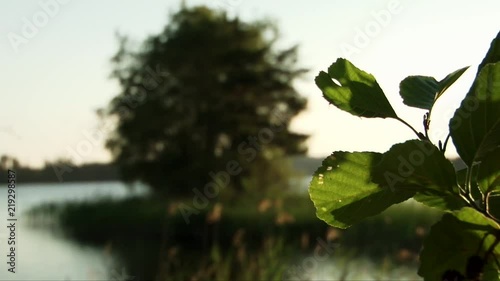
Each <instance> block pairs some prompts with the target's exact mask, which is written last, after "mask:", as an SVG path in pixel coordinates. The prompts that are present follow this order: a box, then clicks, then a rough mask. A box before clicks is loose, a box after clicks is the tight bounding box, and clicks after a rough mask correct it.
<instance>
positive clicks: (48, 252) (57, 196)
mask: <svg viewBox="0 0 500 281" xmlns="http://www.w3.org/2000/svg"><path fill="white" fill-rule="evenodd" d="M144 194H146V189H145V188H144V187H142V186H135V187H134V188H133V189H132V190H129V189H128V188H127V187H126V186H125V185H123V184H122V183H119V182H108V183H65V184H29V185H28V184H26V185H22V184H20V185H19V186H18V187H17V193H16V195H17V196H16V199H17V200H16V205H17V206H16V212H17V216H18V222H17V225H16V228H17V229H16V232H17V241H16V246H17V247H16V250H17V253H16V273H15V274H14V273H11V272H9V271H7V269H8V265H7V264H6V262H7V257H6V255H7V254H8V246H9V245H8V244H7V241H8V240H7V239H8V234H9V233H8V232H7V231H8V229H7V228H6V227H1V228H0V249H1V250H0V255H1V256H3V257H4V258H2V259H1V260H0V261H2V260H3V261H2V264H3V265H4V266H3V268H1V269H0V280H111V279H116V278H115V277H117V276H125V273H124V272H123V270H124V269H123V268H121V267H120V266H119V265H118V264H117V263H116V262H115V261H116V259H115V258H114V257H113V256H112V255H111V254H109V253H108V252H106V251H104V249H99V248H97V247H91V246H84V245H79V244H78V243H76V242H74V241H72V240H69V239H67V238H65V237H63V236H62V235H60V234H58V231H57V230H55V229H53V230H52V231H48V230H47V229H37V228H33V227H30V226H29V225H28V224H29V223H28V221H29V220H28V218H27V217H26V215H25V213H26V211H28V210H29V209H31V208H32V207H34V206H37V205H40V204H42V203H48V202H59V203H62V202H69V201H82V200H94V199H99V198H103V197H107V198H116V199H118V198H125V197H129V196H142V195H144ZM0 202H7V189H6V188H0ZM2 205H3V206H5V208H2V209H1V210H0V218H1V219H2V221H3V222H4V223H5V224H7V207H6V205H4V204H2Z"/></svg>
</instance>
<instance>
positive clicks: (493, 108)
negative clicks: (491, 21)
mask: <svg viewBox="0 0 500 281" xmlns="http://www.w3.org/2000/svg"><path fill="white" fill-rule="evenodd" d="M499 108H500V63H495V64H488V65H486V66H485V67H484V68H483V69H482V70H481V72H480V73H479V75H478V77H477V78H476V80H475V82H474V85H473V86H472V88H471V90H470V91H469V93H468V94H467V96H466V97H465V99H464V100H463V101H462V103H461V105H460V107H459V108H458V109H457V110H456V111H455V115H454V116H453V118H452V119H451V120H450V124H449V127H450V134H451V137H452V139H453V143H454V144H455V147H456V149H457V152H458V154H459V155H460V157H461V158H462V159H463V160H464V162H465V163H466V164H467V166H469V167H471V166H472V164H473V163H474V162H478V161H481V160H482V158H483V157H484V156H485V155H486V154H487V153H488V152H490V151H492V150H494V149H495V148H497V147H499V146H500V110H499Z"/></svg>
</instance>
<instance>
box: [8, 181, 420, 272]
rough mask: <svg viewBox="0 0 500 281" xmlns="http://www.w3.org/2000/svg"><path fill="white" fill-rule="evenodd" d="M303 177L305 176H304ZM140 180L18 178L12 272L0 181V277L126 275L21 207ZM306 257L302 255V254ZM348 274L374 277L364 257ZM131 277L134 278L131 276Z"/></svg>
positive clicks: (100, 193) (111, 190)
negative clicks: (34, 223) (33, 221)
mask: <svg viewBox="0 0 500 281" xmlns="http://www.w3.org/2000/svg"><path fill="white" fill-rule="evenodd" d="M307 181H308V180H307ZM145 194H147V190H146V188H145V187H144V186H135V187H134V189H132V190H131V189H128V188H127V187H126V186H125V185H124V184H122V183H119V182H105V183H64V184H19V185H18V186H17V193H16V211H17V217H18V221H17V224H16V232H17V233H16V234H17V241H16V246H17V253H16V273H11V272H9V271H8V270H7V269H8V267H9V266H8V265H7V261H8V260H7V259H8V257H7V255H8V254H9V250H8V247H9V245H8V237H9V236H8V235H9V230H8V229H7V225H8V222H7V207H6V205H7V188H6V187H0V202H3V203H1V204H2V206H4V207H3V208H1V209H0V220H2V221H3V224H4V226H2V227H0V256H1V257H2V258H0V264H2V266H0V280H132V279H128V278H127V275H126V272H125V268H123V267H121V266H120V265H118V264H117V263H116V262H115V261H116V259H115V258H114V257H113V256H111V255H110V254H109V251H107V250H106V249H105V248H97V247H91V246H84V245H81V244H78V243H76V242H75V241H72V240H69V239H67V238H64V237H62V236H61V235H57V232H53V231H49V230H47V229H39V228H33V227H29V226H28V218H27V216H26V214H25V213H26V212H27V211H28V210H30V209H31V208H32V207H34V206H37V205H40V204H43V203H50V202H53V203H63V202H70V201H82V200H96V199H100V198H109V197H111V198H117V199H119V198H126V197H131V196H144V195H145ZM306 259H307V257H304V260H306ZM350 268H351V269H352V270H351V272H355V273H356V274H355V275H351V276H349V278H357V279H363V280H369V279H371V278H374V277H375V276H376V275H374V272H378V271H379V270H377V269H376V268H373V264H372V263H371V262H370V261H368V260H356V261H354V262H353V263H351V266H350ZM339 271H340V269H339V268H335V267H334V266H333V265H332V264H331V263H325V264H318V267H317V268H315V270H314V271H312V272H311V274H308V275H309V278H310V279H311V280H337V276H338V272H339ZM415 271H416V269H415V268H398V270H397V271H392V272H390V273H389V274H385V275H384V277H385V278H392V279H398V280H416V279H418V277H417V276H416V275H415ZM134 280H136V279H134Z"/></svg>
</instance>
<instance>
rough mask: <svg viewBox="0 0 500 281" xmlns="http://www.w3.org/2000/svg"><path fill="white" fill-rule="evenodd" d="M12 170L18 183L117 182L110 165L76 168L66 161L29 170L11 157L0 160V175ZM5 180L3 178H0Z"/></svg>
mask: <svg viewBox="0 0 500 281" xmlns="http://www.w3.org/2000/svg"><path fill="white" fill-rule="evenodd" d="M9 169H11V170H14V171H15V172H16V178H17V181H18V182H19V183H49V182H84V181H115V180H119V174H118V169H117V168H116V167H115V166H114V165H111V164H103V163H89V164H84V165H81V166H77V165H75V164H72V163H70V162H67V161H57V162H54V163H49V162H47V163H45V165H44V166H43V167H42V168H38V169H36V168H31V167H26V166H23V165H20V164H19V162H18V161H17V160H16V159H15V158H12V157H8V156H2V157H1V158H0V175H6V174H7V170H9ZM2 178H5V176H2Z"/></svg>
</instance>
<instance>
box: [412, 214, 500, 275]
mask: <svg viewBox="0 0 500 281" xmlns="http://www.w3.org/2000/svg"><path fill="white" fill-rule="evenodd" d="M498 231H500V229H498V228H497V226H496V225H495V223H494V222H493V221H491V220H490V219H488V218H486V217H485V216H484V215H483V214H481V213H479V212H477V211H476V210H474V209H472V208H470V207H465V208H463V209H461V210H460V211H455V212H454V213H446V214H444V215H443V218H442V219H441V221H439V222H437V223H436V224H435V225H433V226H432V228H431V231H430V233H429V235H428V236H427V238H426V239H425V240H424V249H423V250H422V252H421V254H420V261H421V263H420V268H419V270H418V274H419V275H420V276H422V277H424V280H429V281H430V280H432V281H435V280H442V278H441V276H442V275H443V273H444V272H445V271H447V270H456V271H458V272H460V273H461V274H462V275H465V268H466V265H467V261H468V259H469V257H471V256H474V255H480V256H484V254H485V253H486V252H487V251H488V249H489V248H490V247H491V246H492V245H493V243H494V241H495V237H494V236H493V235H487V234H488V233H492V232H493V233H495V232H496V233H498ZM485 237H486V238H485ZM483 238H485V240H484V242H483V243H482V239H483ZM478 250H479V251H478ZM494 254H496V255H499V254H500V246H498V245H497V247H496V248H495V250H494ZM497 270H499V268H498V267H497V265H496V263H495V262H494V261H493V259H490V260H489V262H488V263H487V265H486V266H485V268H484V276H483V280H500V279H499V277H498V272H497Z"/></svg>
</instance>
